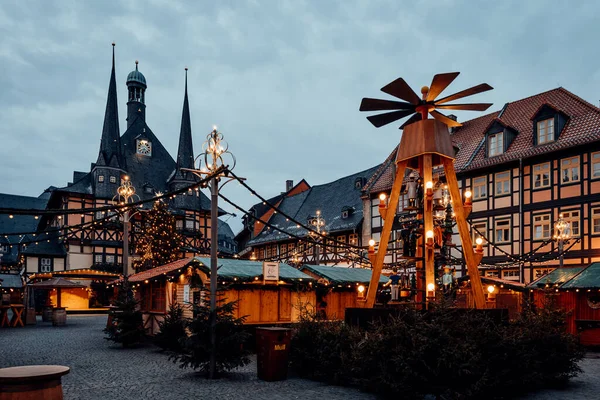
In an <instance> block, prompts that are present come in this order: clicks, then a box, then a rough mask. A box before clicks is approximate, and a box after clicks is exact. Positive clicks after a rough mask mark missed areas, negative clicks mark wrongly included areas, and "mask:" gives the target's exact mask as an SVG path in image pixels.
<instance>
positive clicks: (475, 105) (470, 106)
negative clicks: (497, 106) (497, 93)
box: [435, 103, 492, 111]
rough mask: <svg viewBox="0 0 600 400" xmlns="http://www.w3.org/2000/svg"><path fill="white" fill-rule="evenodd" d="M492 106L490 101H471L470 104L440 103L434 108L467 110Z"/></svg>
mask: <svg viewBox="0 0 600 400" xmlns="http://www.w3.org/2000/svg"><path fill="white" fill-rule="evenodd" d="M491 106H492V103H472V104H442V105H440V106H436V107H435V108H440V109H443V110H469V111H485V110H487V109H488V108H490V107H491Z"/></svg>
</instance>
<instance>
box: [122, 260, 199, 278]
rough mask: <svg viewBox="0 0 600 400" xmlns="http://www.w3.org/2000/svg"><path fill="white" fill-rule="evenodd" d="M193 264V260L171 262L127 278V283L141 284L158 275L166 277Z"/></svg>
mask: <svg viewBox="0 0 600 400" xmlns="http://www.w3.org/2000/svg"><path fill="white" fill-rule="evenodd" d="M192 263H194V258H193V257H190V258H182V259H181V260H177V261H173V262H172V263H169V264H165V265H161V266H159V267H156V268H152V269H149V270H146V271H142V272H138V273H137V274H133V275H130V276H129V282H143V281H145V280H147V279H153V278H156V277H157V276H159V275H167V274H170V273H172V272H174V271H178V270H180V269H182V268H185V267H187V266H188V264H192Z"/></svg>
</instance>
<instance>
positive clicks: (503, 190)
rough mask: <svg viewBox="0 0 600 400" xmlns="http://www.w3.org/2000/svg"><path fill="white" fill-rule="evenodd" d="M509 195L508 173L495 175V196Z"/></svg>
mask: <svg viewBox="0 0 600 400" xmlns="http://www.w3.org/2000/svg"><path fill="white" fill-rule="evenodd" d="M509 193H510V171H506V172H500V173H499V174H496V196H502V195H505V194H509Z"/></svg>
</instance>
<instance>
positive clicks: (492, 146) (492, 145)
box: [488, 132, 504, 157]
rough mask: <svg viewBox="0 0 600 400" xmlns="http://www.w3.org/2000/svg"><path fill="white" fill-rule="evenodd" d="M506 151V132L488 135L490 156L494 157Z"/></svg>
mask: <svg viewBox="0 0 600 400" xmlns="http://www.w3.org/2000/svg"><path fill="white" fill-rule="evenodd" d="M502 153H504V132H498V133H493V134H491V135H489V136H488V156H489V157H494V156H498V155H500V154H502Z"/></svg>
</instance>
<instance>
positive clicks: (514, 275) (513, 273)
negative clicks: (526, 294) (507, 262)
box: [502, 270, 521, 280]
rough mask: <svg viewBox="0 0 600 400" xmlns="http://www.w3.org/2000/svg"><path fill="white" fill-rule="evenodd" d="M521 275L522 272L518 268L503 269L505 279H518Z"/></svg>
mask: <svg viewBox="0 0 600 400" xmlns="http://www.w3.org/2000/svg"><path fill="white" fill-rule="evenodd" d="M520 276H521V273H520V272H519V271H518V270H508V271H502V278H504V279H514V278H516V279H517V280H518V279H519V277H520Z"/></svg>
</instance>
